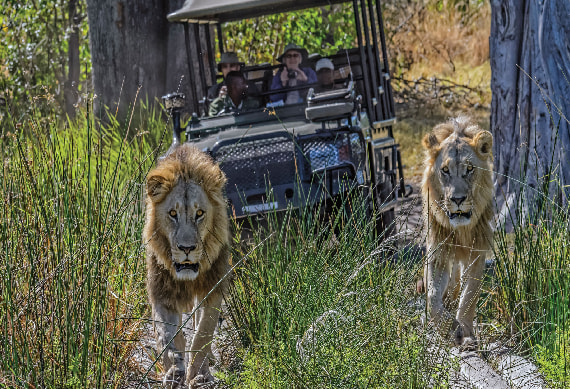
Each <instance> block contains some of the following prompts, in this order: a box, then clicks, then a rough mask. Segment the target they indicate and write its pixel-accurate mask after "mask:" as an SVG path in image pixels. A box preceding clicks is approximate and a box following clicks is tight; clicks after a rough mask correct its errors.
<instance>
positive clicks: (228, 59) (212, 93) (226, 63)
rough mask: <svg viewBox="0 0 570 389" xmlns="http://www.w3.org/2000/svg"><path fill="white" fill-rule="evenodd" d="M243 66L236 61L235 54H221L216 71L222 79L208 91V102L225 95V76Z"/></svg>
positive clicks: (229, 52)
mask: <svg viewBox="0 0 570 389" xmlns="http://www.w3.org/2000/svg"><path fill="white" fill-rule="evenodd" d="M243 65H245V64H244V63H243V62H241V61H240V60H239V59H238V56H237V54H236V53H234V52H233V51H228V52H225V53H222V56H221V58H220V62H218V71H219V72H221V73H222V76H223V77H224V78H223V80H222V81H221V82H218V83H217V84H216V85H213V86H211V87H210V88H209V89H208V100H210V101H211V100H214V99H215V98H217V97H222V96H224V95H225V94H226V93H227V87H226V76H227V75H228V73H229V72H234V71H240V70H241V68H242V66H243Z"/></svg>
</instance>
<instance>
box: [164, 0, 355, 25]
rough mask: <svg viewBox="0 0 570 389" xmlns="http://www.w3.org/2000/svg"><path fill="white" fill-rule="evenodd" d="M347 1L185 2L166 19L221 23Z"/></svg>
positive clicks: (261, 0)
mask: <svg viewBox="0 0 570 389" xmlns="http://www.w3.org/2000/svg"><path fill="white" fill-rule="evenodd" d="M346 1H347V0H308V1H299V0H186V1H185V2H184V5H183V6H182V7H181V8H180V9H178V10H176V11H174V12H172V13H171V14H169V15H168V20H169V21H171V22H211V23H224V22H229V21H233V20H240V19H247V18H252V17H256V16H261V15H268V14H274V13H279V12H286V11H294V10H297V9H303V8H313V7H323V6H326V5H330V4H334V3H344V2H346Z"/></svg>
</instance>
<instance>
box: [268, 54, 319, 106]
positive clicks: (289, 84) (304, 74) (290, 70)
mask: <svg viewBox="0 0 570 389" xmlns="http://www.w3.org/2000/svg"><path fill="white" fill-rule="evenodd" d="M306 58H307V50H305V49H304V48H302V47H301V46H298V45H296V44H294V43H289V44H288V45H287V46H285V50H284V51H283V54H281V56H279V58H277V61H279V62H281V63H282V64H283V65H285V66H284V67H283V68H281V69H280V70H279V71H278V72H277V74H275V76H273V81H272V82H271V90H276V89H282V88H293V87H296V86H299V85H304V84H314V83H316V82H317V74H316V73H315V71H314V70H313V69H311V68H305V67H303V68H302V67H301V64H302V63H303V61H304V60H305V59H306ZM306 93H307V90H306V89H303V90H292V91H289V92H286V93H285V92H284V93H276V94H272V95H270V96H269V99H270V100H271V101H272V102H277V101H279V100H283V103H284V104H295V103H301V102H303V101H304V98H305V95H306Z"/></svg>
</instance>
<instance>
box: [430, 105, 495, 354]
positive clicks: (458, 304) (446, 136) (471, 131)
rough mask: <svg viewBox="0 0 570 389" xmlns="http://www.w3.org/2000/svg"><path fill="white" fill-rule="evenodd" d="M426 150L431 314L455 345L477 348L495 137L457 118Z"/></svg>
mask: <svg viewBox="0 0 570 389" xmlns="http://www.w3.org/2000/svg"><path fill="white" fill-rule="evenodd" d="M423 144H424V147H425V149H426V151H427V153H426V154H427V158H426V167H425V171H424V176H423V182H422V198H423V209H424V220H425V227H426V231H427V249H428V259H427V263H426V267H425V272H424V277H425V282H424V283H425V285H426V287H427V306H428V312H429V315H430V318H431V320H432V322H434V323H435V324H436V325H438V326H440V329H441V330H442V332H443V333H444V334H448V336H451V338H452V339H453V341H454V343H455V344H456V345H458V346H460V347H462V348H473V347H474V346H475V345H476V340H475V333H474V330H473V319H474V317H475V309H476V307H477V300H478V299H479V294H480V288H481V282H482V279H483V276H484V272H485V256H486V254H487V253H488V252H489V250H490V248H491V244H492V238H493V234H492V226H491V221H492V217H493V207H492V198H493V174H492V170H493V156H492V152H491V151H492V147H493V136H492V135H491V133H490V132H488V131H484V130H482V129H481V128H480V127H479V126H477V125H476V124H475V123H473V121H472V120H471V119H470V118H468V117H466V116H459V117H457V118H453V119H451V120H449V121H448V122H446V123H442V124H439V125H437V126H436V127H435V128H434V129H433V130H432V131H431V132H430V133H429V134H427V135H426V136H425V137H424V139H423ZM452 308H456V309H457V313H456V315H455V317H453V316H452V314H451V313H450V311H451V310H452Z"/></svg>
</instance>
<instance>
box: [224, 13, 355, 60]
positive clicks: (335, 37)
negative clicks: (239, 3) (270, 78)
mask: <svg viewBox="0 0 570 389" xmlns="http://www.w3.org/2000/svg"><path fill="white" fill-rule="evenodd" d="M223 32H224V50H226V51H235V52H237V53H238V56H239V57H240V58H242V59H244V60H245V61H246V62H247V63H249V64H256V63H262V62H269V63H275V62H276V58H277V57H278V56H279V55H281V54H282V52H283V48H284V47H285V45H287V44H288V43H290V42H293V43H296V44H298V45H300V46H302V47H304V48H306V49H307V51H308V52H309V53H319V54H321V55H330V54H333V53H336V52H337V51H338V50H340V49H343V48H352V47H355V46H356V29H355V27H354V16H353V11H352V4H347V3H345V4H342V5H332V6H326V7H322V8H311V9H308V10H302V11H295V12H288V13H282V14H274V15H266V16H260V17H257V18H252V19H244V20H241V21H238V22H231V23H226V24H224V25H223Z"/></svg>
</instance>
